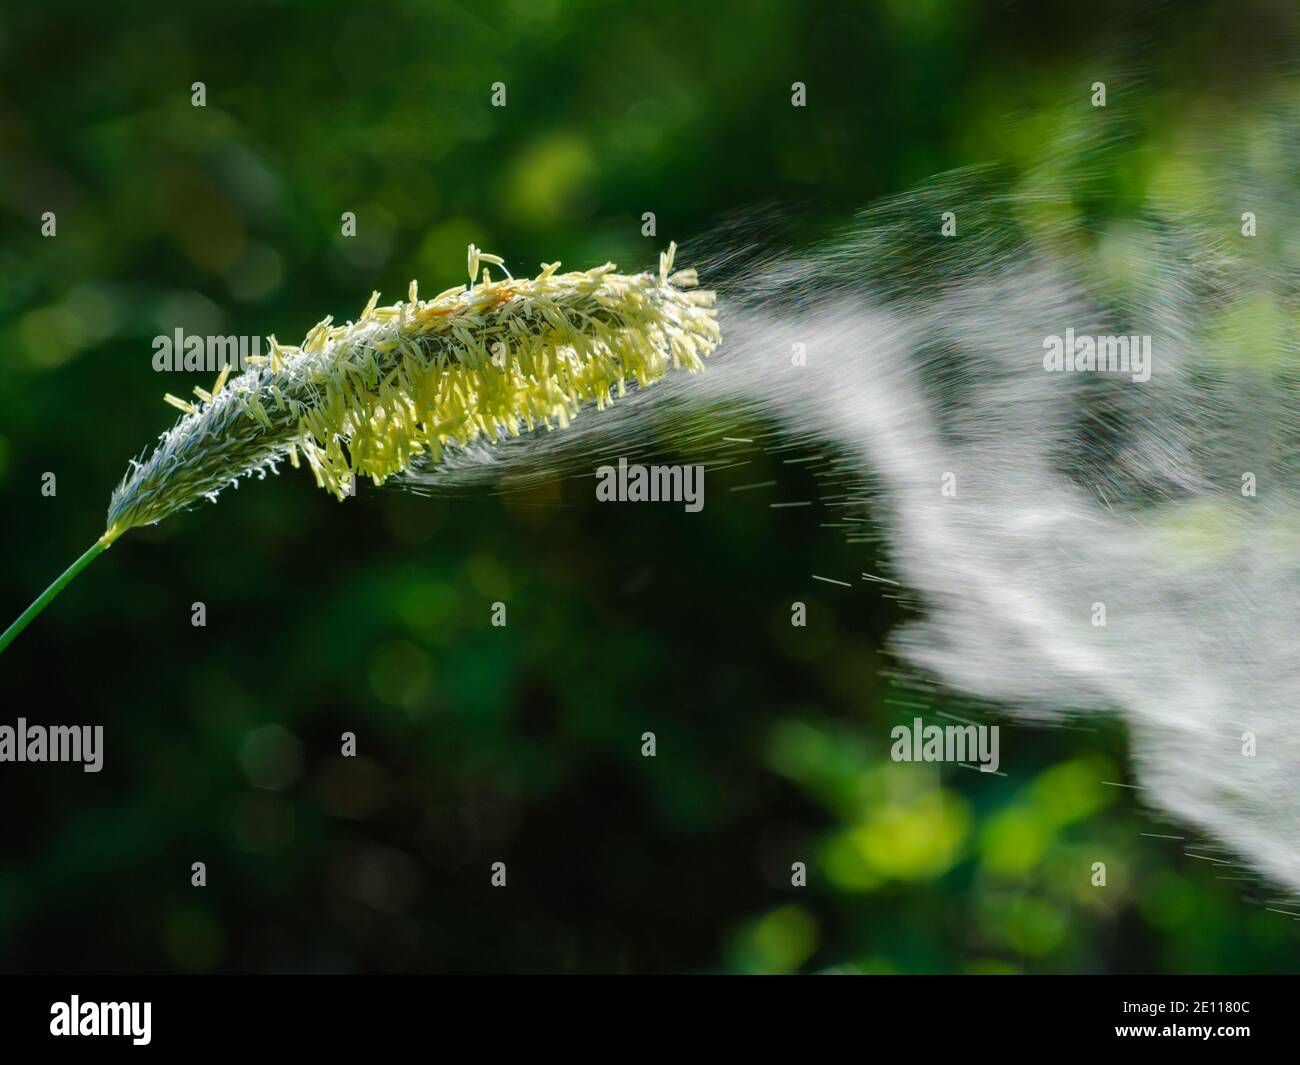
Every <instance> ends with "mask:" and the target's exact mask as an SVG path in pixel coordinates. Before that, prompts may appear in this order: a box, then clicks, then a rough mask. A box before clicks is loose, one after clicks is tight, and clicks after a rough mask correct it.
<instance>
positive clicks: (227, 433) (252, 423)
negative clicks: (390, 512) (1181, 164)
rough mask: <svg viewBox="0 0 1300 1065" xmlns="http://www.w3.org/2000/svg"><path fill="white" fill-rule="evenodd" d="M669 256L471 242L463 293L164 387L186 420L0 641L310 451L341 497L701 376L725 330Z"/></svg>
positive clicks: (390, 311) (690, 273)
mask: <svg viewBox="0 0 1300 1065" xmlns="http://www.w3.org/2000/svg"><path fill="white" fill-rule="evenodd" d="M675 252H676V246H675V245H670V246H669V249H668V251H667V252H665V253H664V254H662V255H661V256H660V257H659V270H658V272H657V273H650V272H647V273H642V274H635V275H624V274H618V273H615V272H614V270H615V267H614V265H613V264H612V263H606V264H605V265H604V266H599V267H596V268H594V269H591V270H585V271H575V272H570V273H559V272H558V267H559V264H558V263H550V264H543V267H542V271H541V273H540V274H538V275H537V276H536V277H535V278H526V279H516V278H512V277H511V276H510V275H509V272H508V271H506V270H505V269H504V266H503V264H502V261H501V259H499V258H498V257H496V256H494V255H487V254H484V253H483V252H480V251H478V250H477V249H476V248H475V247H474V246H473V245H471V246H470V248H469V277H470V282H469V284H468V285H467V286H466V285H460V286H458V287H456V288H452V289H448V290H447V291H445V292H443V293H441V294H440V295H438V296H436V297H434V298H433V299H431V300H421V299H419V298H418V295H417V290H416V285H415V282H412V283H411V288H410V294H409V298H408V300H407V301H405V302H402V303H396V304H394V305H392V306H388V307H380V306H378V305H377V304H378V300H379V293H377V292H376V293H375V294H374V295H372V296H371V298H370V302H369V303H368V304H367V305H366V307H365V309H364V310H363V311H362V312H361V316H360V317H359V318H358V319H357V321H355V322H349V323H348V324H346V325H338V326H336V325H333V324H332V319H330V318H326V319H325V320H324V321H322V322H319V323H318V324H317V325H316V326H314V327H313V328H312V329H311V330H310V331H309V332H308V333H307V336H306V338H305V339H304V340H303V342H302V344H301V345H300V346H298V347H285V346H281V345H280V344H279V343H277V342H276V340H275V338H274V337H271V338H270V350H269V353H268V354H267V355H265V356H258V357H254V358H251V359H249V366H248V368H247V369H246V370H245V371H244V372H243V373H241V374H239V375H238V376H237V377H234V378H229V379H228V378H227V374H228V371H222V373H221V375H220V376H219V377H218V379H217V381H216V383H215V385H214V386H213V388H212V390H211V391H206V390H204V389H199V388H196V389H195V390H194V392H195V401H194V402H191V401H188V400H184V399H180V398H177V397H176V396H170V395H169V396H167V397H166V399H167V402H169V403H170V404H172V405H173V406H175V407H178V408H179V409H180V410H182V411H183V417H182V418H181V419H180V420H179V421H178V422H177V423H176V424H175V425H174V426H173V427H172V428H171V429H169V430H168V431H167V432H166V433H164V434H163V435H162V437H161V439H160V441H159V443H158V446H157V447H156V448H155V449H154V451H153V453H152V454H151V455H149V457H148V458H147V459H145V460H144V461H143V462H139V461H132V463H131V468H130V470H129V471H128V472H127V475H126V477H125V478H123V480H122V483H121V484H120V485H118V487H117V490H116V491H114V493H113V496H112V499H111V500H110V501H109V507H108V521H107V528H106V530H105V532H104V535H103V536H102V537H101V538H100V539H99V540H98V541H97V542H96V544H95V545H94V546H93V547H91V549H90V550H89V551H87V552H86V554H85V555H83V556H82V557H81V558H80V559H78V560H77V562H75V563H73V565H72V566H71V567H69V569H68V570H67V571H66V572H65V573H64V574H63V575H62V576H60V577H59V578H58V580H56V581H55V582H54V584H52V585H51V586H50V587H49V588H48V589H46V591H45V593H43V594H42V596H41V597H40V598H38V599H37V600H36V602H34V603H32V605H31V606H30V607H28V609H27V610H26V611H25V612H24V613H23V615H22V616H21V617H19V619H18V620H17V621H15V622H14V623H13V625H11V626H10V627H9V628H8V629H7V630H5V632H4V633H3V634H2V635H0V651H2V650H4V648H5V647H6V646H7V645H8V644H9V643H10V642H11V641H12V640H13V638H14V637H15V636H17V635H18V633H19V632H21V631H22V629H23V628H24V627H26V625H27V624H28V622H30V621H31V620H32V618H34V617H35V616H36V615H37V614H38V613H40V611H41V610H42V609H44V607H45V606H46V605H47V604H48V603H49V601H50V600H51V599H53V598H54V596H55V595H57V594H58V592H59V591H61V590H62V589H63V588H64V587H65V586H66V585H67V584H68V582H70V581H71V580H72V578H73V577H75V576H76V575H77V574H78V573H80V571H81V569H83V568H84V567H85V566H86V565H88V564H89V563H90V561H91V560H93V559H94V558H95V556H96V555H98V554H100V553H101V552H102V551H103V550H104V549H105V548H107V547H108V546H109V545H110V544H111V543H113V541H114V540H116V539H117V538H118V537H119V536H121V535H122V534H123V533H125V532H126V531H127V530H128V529H132V528H134V527H136V526H138V525H148V524H152V523H154V522H158V521H161V520H162V519H163V518H166V517H167V516H168V515H170V514H174V513H175V512H176V511H178V510H183V509H185V508H187V507H190V506H192V505H194V504H195V503H196V502H198V501H200V500H202V499H205V498H206V499H215V498H216V495H217V493H218V492H220V491H221V489H222V488H225V487H226V486H228V485H230V484H232V483H233V482H235V481H236V480H237V479H238V478H239V477H242V476H247V475H249V474H253V473H264V472H265V471H267V470H275V469H276V467H277V464H278V463H279V462H280V461H282V460H285V459H287V460H288V461H289V462H290V463H291V464H292V465H293V466H295V467H296V466H299V465H300V464H301V463H302V462H303V461H305V462H306V464H307V465H308V466H309V467H310V469H311V471H312V473H313V474H314V475H315V478H316V483H317V484H318V485H320V486H321V487H322V488H325V489H326V490H328V491H330V492H332V493H334V494H335V495H336V496H337V497H339V498H340V499H342V498H344V497H345V496H346V495H347V494H348V492H349V489H350V488H351V486H352V485H353V483H354V478H357V477H369V478H370V479H371V480H372V481H373V482H374V483H375V484H382V483H383V482H384V481H385V480H387V479H388V478H389V477H392V476H393V475H395V474H399V473H401V472H403V471H404V470H406V469H408V468H409V467H410V465H411V464H412V463H413V462H414V461H415V460H416V459H418V458H422V457H427V458H429V459H432V460H435V461H436V460H437V458H438V457H439V456H440V454H441V452H442V449H443V448H444V447H445V446H447V445H448V444H453V445H458V444H467V443H469V442H470V441H471V440H474V439H476V438H478V437H485V438H487V439H488V440H495V439H497V438H499V437H500V436H501V435H503V434H510V435H518V434H519V433H520V432H521V431H523V430H531V429H535V428H537V427H539V426H544V427H546V428H548V429H550V428H556V427H560V428H563V427H564V426H566V425H567V424H568V422H569V419H570V418H571V417H573V416H574V414H576V413H577V411H578V410H579V409H580V408H582V407H583V406H586V405H588V404H595V406H596V407H597V408H598V409H599V408H603V407H604V406H605V405H606V404H607V403H609V402H610V401H611V400H612V399H614V398H617V397H619V396H622V395H623V394H624V392H625V390H626V387H627V383H628V381H635V382H636V383H637V384H638V385H641V386H645V385H649V384H651V383H652V382H654V381H655V380H657V379H658V378H660V377H662V376H663V375H664V374H665V373H667V372H668V370H669V369H673V368H678V367H685V368H686V369H687V370H689V371H691V372H694V371H696V370H699V369H700V368H701V367H702V365H703V362H702V360H703V358H704V357H705V356H706V355H708V354H709V353H710V352H711V351H712V350H713V349H714V348H715V347H716V346H717V344H718V342H719V340H720V339H721V334H720V332H719V329H718V323H717V320H716V311H715V310H714V294H713V293H712V292H705V291H699V290H697V289H696V288H695V286H696V285H697V284H698V279H697V277H696V273H695V271H694V270H678V271H675V272H674V269H673V258H674V254H675ZM492 266H496V267H501V268H502V274H503V277H502V278H501V279H500V280H495V279H494V278H493V277H492V275H491V273H490V269H489V268H490V267H492Z"/></svg>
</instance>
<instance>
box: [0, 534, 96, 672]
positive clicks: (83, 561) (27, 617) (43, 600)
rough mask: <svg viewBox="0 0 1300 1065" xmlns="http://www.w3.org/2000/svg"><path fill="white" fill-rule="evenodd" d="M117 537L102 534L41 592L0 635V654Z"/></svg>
mask: <svg viewBox="0 0 1300 1065" xmlns="http://www.w3.org/2000/svg"><path fill="white" fill-rule="evenodd" d="M119 535H120V533H118V532H117V531H116V530H114V529H110V530H109V531H108V532H106V533H104V535H103V536H101V537H100V538H99V539H98V540H96V541H95V542H94V543H93V544H91V546H90V550H88V551H87V552H86V553H85V554H84V555H82V556H81V557H80V558H79V559H77V561H76V562H74V563H73V564H72V565H71V566H69V567H68V568H67V569H65V570H64V571H63V573H62V574H60V575H59V577H58V578H57V579H56V580H55V581H54V583H53V584H51V585H50V586H49V587H48V588H46V589H45V591H43V592H41V594H40V595H39V596H38V597H37V598H36V600H35V601H34V602H33V603H32V605H31V606H29V607H28V608H27V609H26V610H24V611H23V612H22V613H21V614H20V615H19V616H18V620H17V621H15V622H14V623H13V624H12V625H10V626H9V627H8V628H7V629H5V631H4V633H3V634H0V652H2V651H4V649H5V648H6V647H8V646H9V645H10V644H11V643H13V641H14V637H15V636H17V635H18V634H19V633H20V632H22V631H23V629H25V628H27V626H28V625H29V624H30V623H31V620H32V619H33V618H34V617H36V615H37V614H39V613H40V612H41V611H42V610H44V609H45V608H46V607H47V606H49V605H50V603H51V601H52V600H53V599H54V597H55V596H56V595H58V594H59V593H60V592H61V591H63V589H64V588H66V587H67V586H68V585H69V584H71V583H72V578H73V577H75V576H76V575H77V574H78V573H80V572H81V571H82V570H83V569H85V568H86V567H87V566H89V565H90V564H91V562H93V561H94V560H95V558H96V557H98V556H99V555H101V554H103V553H104V551H106V550H107V549H108V546H109V544H111V543H112V542H113V541H114V540H116V539H117V538H118V536H119Z"/></svg>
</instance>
